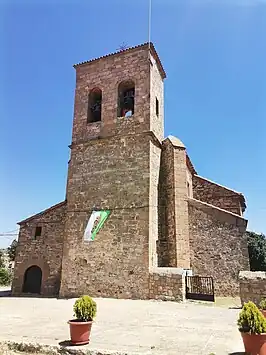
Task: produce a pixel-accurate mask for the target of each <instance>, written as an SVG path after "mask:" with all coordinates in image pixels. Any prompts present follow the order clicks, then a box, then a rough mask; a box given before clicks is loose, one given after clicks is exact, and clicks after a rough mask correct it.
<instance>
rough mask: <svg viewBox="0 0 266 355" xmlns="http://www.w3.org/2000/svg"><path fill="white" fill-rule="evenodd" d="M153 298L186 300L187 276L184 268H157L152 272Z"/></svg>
mask: <svg viewBox="0 0 266 355" xmlns="http://www.w3.org/2000/svg"><path fill="white" fill-rule="evenodd" d="M149 288H150V295H149V297H150V298H151V299H156V300H158V299H159V300H163V301H184V299H185V277H184V275H183V270H182V269H176V268H157V269H154V270H153V272H152V273H151V274H150V283H149Z"/></svg>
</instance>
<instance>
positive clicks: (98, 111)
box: [87, 88, 102, 123]
mask: <svg viewBox="0 0 266 355" xmlns="http://www.w3.org/2000/svg"><path fill="white" fill-rule="evenodd" d="M101 119H102V91H101V90H100V89H97V88H96V89H93V90H91V92H90V94H89V100H88V114H87V123H93V122H99V121H101Z"/></svg>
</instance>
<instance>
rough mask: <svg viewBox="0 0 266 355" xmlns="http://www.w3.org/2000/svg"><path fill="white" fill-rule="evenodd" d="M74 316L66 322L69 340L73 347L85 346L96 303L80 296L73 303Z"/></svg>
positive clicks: (89, 298) (94, 314) (88, 338)
mask: <svg viewBox="0 0 266 355" xmlns="http://www.w3.org/2000/svg"><path fill="white" fill-rule="evenodd" d="M73 310H74V316H75V317H76V319H73V320H70V321H68V324H69V326H70V338H71V344H73V345H85V344H88V343H89V341H90V333H91V326H92V321H93V319H94V318H95V316H96V311H97V306H96V302H95V301H94V300H93V299H92V298H91V297H89V296H82V297H80V298H79V299H77V300H76V301H75V304H74V307H73Z"/></svg>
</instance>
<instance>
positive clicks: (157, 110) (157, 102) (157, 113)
mask: <svg viewBox="0 0 266 355" xmlns="http://www.w3.org/2000/svg"><path fill="white" fill-rule="evenodd" d="M156 115H157V116H159V101H158V99H157V97H156Z"/></svg>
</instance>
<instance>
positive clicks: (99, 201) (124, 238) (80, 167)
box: [12, 43, 249, 299]
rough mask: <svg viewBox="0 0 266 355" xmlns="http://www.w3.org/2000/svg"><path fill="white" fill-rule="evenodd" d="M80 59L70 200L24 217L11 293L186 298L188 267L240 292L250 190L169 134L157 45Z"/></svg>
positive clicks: (220, 289) (230, 292) (226, 291)
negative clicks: (232, 183) (221, 177)
mask: <svg viewBox="0 0 266 355" xmlns="http://www.w3.org/2000/svg"><path fill="white" fill-rule="evenodd" d="M74 68H75V70H76V89H75V102H74V119H73V131H72V142H71V145H70V149H71V157H70V161H69V163H68V178H67V186H66V199H65V200H64V201H63V202H60V203H58V204H57V205H54V206H52V207H50V208H48V209H46V210H44V211H42V212H40V213H38V214H36V215H34V216H32V217H29V218H27V219H25V220H24V221H22V222H19V225H20V232H19V239H18V247H17V255H16V260H15V268H14V280H13V285H12V294H13V295H20V294H23V293H39V294H42V295H44V296H53V295H59V297H76V296H80V295H81V294H89V295H91V296H93V297H97V296H99V297H116V298H137V299H138V298H139V299H149V298H152V299H153V298H154V299H159V298H164V297H166V298H167V299H182V297H183V294H184V287H185V286H184V274H185V273H186V272H189V273H190V274H193V275H201V276H211V277H213V280H214V289H215V294H216V295H220V296H235V295H237V294H238V292H239V285H238V274H239V271H240V270H249V259H248V249H247V239H246V236H245V230H246V226H247V221H246V220H245V219H244V218H243V213H244V211H245V208H246V204H245V198H244V196H243V195H242V194H241V193H239V192H236V191H233V190H232V189H230V188H228V187H224V186H221V185H219V184H217V183H215V182H212V181H211V180H208V179H206V178H204V177H202V176H200V175H198V173H197V171H196V170H195V167H194V166H193V163H192V161H191V159H190V157H189V156H188V154H187V151H186V147H185V145H184V144H183V143H182V141H181V140H180V139H178V138H176V137H174V136H168V137H167V138H165V137H164V79H165V78H166V73H165V71H164V68H163V65H162V63H161V61H160V58H159V56H158V54H157V52H156V50H155V48H154V45H153V44H152V43H146V44H142V45H139V46H136V47H133V48H129V49H125V50H122V51H120V52H116V53H112V54H108V55H106V56H103V57H100V58H97V59H92V60H89V61H85V62H82V63H79V64H76V65H74ZM177 133H178V132H177ZM105 212H106V213H105ZM104 213H105V214H104ZM93 216H94V217H93ZM97 216H98V217H99V218H100V219H101V218H102V216H103V218H102V219H101V221H100V222H99V218H98V217H97ZM96 217H97V218H98V219H97V218H96ZM92 218H94V219H93V221H92Z"/></svg>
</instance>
